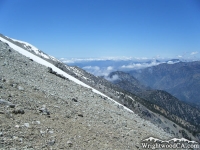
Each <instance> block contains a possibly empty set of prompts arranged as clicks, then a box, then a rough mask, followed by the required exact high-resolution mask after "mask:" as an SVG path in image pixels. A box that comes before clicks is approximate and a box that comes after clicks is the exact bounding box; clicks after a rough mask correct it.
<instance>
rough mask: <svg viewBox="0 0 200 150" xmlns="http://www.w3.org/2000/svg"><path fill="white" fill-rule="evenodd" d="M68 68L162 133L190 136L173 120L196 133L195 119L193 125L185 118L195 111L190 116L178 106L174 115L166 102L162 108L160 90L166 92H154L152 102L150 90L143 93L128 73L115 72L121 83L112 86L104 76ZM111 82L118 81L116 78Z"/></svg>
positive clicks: (189, 137) (135, 80) (162, 100)
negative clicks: (162, 131)
mask: <svg viewBox="0 0 200 150" xmlns="http://www.w3.org/2000/svg"><path fill="white" fill-rule="evenodd" d="M69 68H70V69H71V71H72V72H73V73H74V74H75V75H76V77H77V78H79V79H81V80H82V81H83V82H85V83H87V84H89V85H90V86H92V87H93V88H96V89H98V90H100V91H101V92H103V93H104V94H106V95H109V96H110V97H112V98H114V99H115V100H116V101H118V102H119V103H121V104H123V105H124V106H126V107H128V108H129V109H131V110H132V111H134V112H135V113H137V114H138V115H139V116H140V117H142V118H144V119H146V120H149V121H150V122H152V123H154V124H155V125H157V126H160V127H161V128H162V129H164V130H165V131H166V132H168V133H170V134H172V135H173V136H176V137H185V138H187V139H191V138H194V137H193V135H192V134H191V133H189V132H188V131H187V130H185V129H183V128H181V127H180V126H179V125H177V123H179V124H180V125H181V126H182V127H184V128H186V129H190V130H189V131H190V132H191V131H195V133H196V130H197V129H196V127H195V125H198V122H195V123H197V124H195V125H193V124H191V123H190V122H188V120H190V121H191V120H192V119H194V118H195V117H196V116H197V118H198V114H199V113H196V112H194V114H192V115H191V110H189V111H188V109H186V110H187V112H188V113H189V114H187V113H185V110H184V109H183V108H182V107H181V108H179V107H178V108H179V109H178V111H177V112H178V114H179V115H177V113H175V112H174V111H171V109H169V104H166V106H167V107H164V106H163V104H165V103H167V102H166V100H167V99H166V96H165V95H164V93H166V92H164V91H161V96H160V95H155V97H154V98H156V100H157V103H155V102H154V101H152V97H148V95H150V94H151V93H146V92H147V91H149V90H150V88H146V87H145V86H143V85H141V84H140V83H139V82H138V81H137V79H133V77H132V76H130V75H129V74H126V73H123V72H118V73H119V74H117V75H118V77H119V79H120V81H122V84H120V85H115V84H112V83H111V82H109V81H107V80H106V79H104V78H102V77H96V76H94V75H92V74H90V73H88V72H86V71H84V70H82V69H81V68H79V67H76V66H75V67H69ZM124 74H126V75H125V78H124ZM113 75H116V74H115V73H113ZM122 75H123V76H122ZM122 77H123V80H122V79H121V78H122ZM110 78H112V77H111V76H110ZM127 79H131V80H127ZM132 81H134V82H132ZM114 82H116V83H118V82H117V80H116V81H114ZM135 83H136V84H135ZM133 84H134V86H131V87H130V85H133ZM121 85H123V86H122V87H121ZM138 85H139V86H138ZM120 87H121V88H120ZM124 87H127V89H126V88H125V89H124ZM127 91H128V92H127ZM133 91H134V93H132V92H133ZM154 91H156V90H151V92H154ZM138 93H140V95H139V96H137V94H138ZM144 93H145V95H143V94H144ZM135 94H136V95H135ZM142 96H144V98H141V97H142ZM151 96H152V95H151ZM163 96H164V97H163ZM145 98H147V99H145ZM168 98H174V97H173V96H171V95H170V97H168ZM175 100H176V99H175ZM172 102H173V100H172V101H171V103H172ZM180 103H182V102H180ZM160 104H162V105H160ZM178 106H182V105H178ZM173 108H174V106H173ZM189 108H191V107H189ZM161 110H162V111H161ZM173 110H174V109H173ZM192 110H193V109H192ZM195 110H196V109H195ZM197 112H198V111H197ZM182 114H184V115H183V116H181V115H182ZM163 116H165V117H163ZM185 116H187V117H186V119H185ZM188 116H189V117H188ZM190 117H191V118H190ZM167 118H168V119H167ZM187 119H188V120H187ZM170 120H172V121H170ZM174 122H176V123H174ZM192 133H193V132H192ZM195 135H196V134H195ZM196 139H197V140H199V138H198V136H196Z"/></svg>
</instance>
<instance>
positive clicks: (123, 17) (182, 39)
mask: <svg viewBox="0 0 200 150" xmlns="http://www.w3.org/2000/svg"><path fill="white" fill-rule="evenodd" d="M0 19H1V23H0V33H2V34H4V35H7V36H9V37H11V38H15V39H18V40H23V41H27V42H29V43H31V44H33V45H35V46H36V47H38V48H39V49H41V50H43V51H44V52H46V53H47V54H50V55H53V56H55V57H57V58H61V57H65V58H70V57H76V58H77V57H78V58H79V57H81V58H84V57H86V58H88V57H121V56H127V57H149V58H150V57H156V56H160V57H176V56H178V55H179V56H183V55H185V54H188V55H191V56H195V57H199V51H200V1H199V0H0Z"/></svg>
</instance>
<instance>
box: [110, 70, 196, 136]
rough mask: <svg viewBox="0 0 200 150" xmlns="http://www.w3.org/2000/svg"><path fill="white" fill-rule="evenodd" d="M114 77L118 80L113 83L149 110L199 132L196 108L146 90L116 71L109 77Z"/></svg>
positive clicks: (160, 92)
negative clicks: (143, 103) (141, 99)
mask: <svg viewBox="0 0 200 150" xmlns="http://www.w3.org/2000/svg"><path fill="white" fill-rule="evenodd" d="M115 75H117V76H118V79H117V80H115V81H113V83H114V84H116V85H118V86H119V87H121V88H122V89H124V90H126V91H129V92H131V93H133V94H136V95H138V96H140V97H142V98H143V99H145V100H146V101H148V102H150V103H151V104H149V103H147V104H146V105H145V106H147V107H148V108H149V109H152V110H154V111H156V112H159V113H160V114H162V115H164V116H165V117H167V118H169V119H170V120H172V121H174V122H176V123H178V124H180V125H182V126H183V127H185V128H187V129H188V130H190V131H191V132H197V133H198V132H199V131H200V126H199V125H200V111H199V110H197V109H196V108H194V107H192V106H190V105H188V104H187V103H184V102H181V101H180V100H178V99H177V98H176V97H174V96H172V95H171V94H169V93H167V92H165V91H161V90H153V89H150V88H146V87H145V86H143V85H141V84H140V83H139V82H138V80H137V79H135V78H134V77H132V76H131V75H130V74H128V73H124V72H119V71H116V72H112V73H111V74H110V75H109V77H110V78H112V77H113V76H115Z"/></svg>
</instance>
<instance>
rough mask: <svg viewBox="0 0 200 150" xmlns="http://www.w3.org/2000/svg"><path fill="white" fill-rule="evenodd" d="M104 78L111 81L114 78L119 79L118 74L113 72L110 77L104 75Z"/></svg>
mask: <svg viewBox="0 0 200 150" xmlns="http://www.w3.org/2000/svg"><path fill="white" fill-rule="evenodd" d="M105 79H106V80H108V81H111V82H113V81H115V80H118V79H119V76H118V75H116V74H115V75H113V76H112V77H111V78H110V77H105Z"/></svg>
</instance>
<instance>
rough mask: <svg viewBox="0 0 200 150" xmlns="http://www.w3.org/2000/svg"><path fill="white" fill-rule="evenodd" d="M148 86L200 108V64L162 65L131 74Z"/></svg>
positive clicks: (197, 62)
mask: <svg viewBox="0 0 200 150" xmlns="http://www.w3.org/2000/svg"><path fill="white" fill-rule="evenodd" d="M129 73H130V74H131V75H132V76H133V77H135V78H136V79H137V80H139V81H140V82H141V83H143V84H144V85H146V86H150V87H152V88H154V89H159V90H165V91H167V92H169V93H171V94H172V95H173V96H175V97H177V98H178V99H180V100H182V101H185V102H188V103H191V104H194V105H198V106H200V93H199V89H200V62H199V61H195V62H180V63H176V64H160V65H158V66H154V67H149V68H146V69H142V70H138V71H130V72H129Z"/></svg>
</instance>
